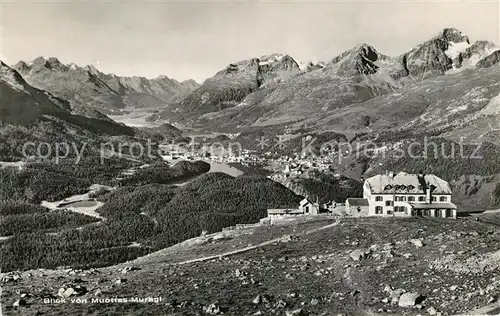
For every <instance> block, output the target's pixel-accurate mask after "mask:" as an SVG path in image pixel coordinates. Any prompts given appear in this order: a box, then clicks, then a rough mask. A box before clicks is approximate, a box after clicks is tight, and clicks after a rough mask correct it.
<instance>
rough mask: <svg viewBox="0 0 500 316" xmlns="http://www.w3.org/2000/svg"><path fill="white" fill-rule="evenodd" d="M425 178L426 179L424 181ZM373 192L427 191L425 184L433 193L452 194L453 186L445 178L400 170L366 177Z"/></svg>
mask: <svg viewBox="0 0 500 316" xmlns="http://www.w3.org/2000/svg"><path fill="white" fill-rule="evenodd" d="M422 180H425V181H422ZM366 183H368V185H369V187H370V191H371V192H372V193H415V194H422V193H425V187H424V185H425V186H427V187H429V188H431V192H432V193H433V194H451V187H450V184H449V183H448V182H446V181H445V180H443V179H441V178H439V177H437V176H435V175H433V174H426V175H423V177H420V176H419V175H417V174H410V173H406V172H400V173H398V174H396V175H389V174H379V175H376V176H373V177H371V178H368V179H366Z"/></svg>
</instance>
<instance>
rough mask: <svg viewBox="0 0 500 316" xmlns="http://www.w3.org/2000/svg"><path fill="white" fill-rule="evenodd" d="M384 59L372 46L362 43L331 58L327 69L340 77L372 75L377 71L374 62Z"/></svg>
mask: <svg viewBox="0 0 500 316" xmlns="http://www.w3.org/2000/svg"><path fill="white" fill-rule="evenodd" d="M385 58H386V57H385V55H382V54H380V53H379V52H378V51H377V50H376V49H375V48H374V47H373V46H371V45H368V44H364V43H363V44H359V45H356V46H354V47H353V48H351V49H349V50H347V51H345V52H343V53H342V54H340V55H339V56H337V57H335V58H333V59H332V60H331V61H330V63H329V64H328V65H327V68H328V69H330V70H333V71H334V72H336V73H337V74H339V75H342V76H352V75H359V74H363V75H368V74H374V73H376V72H377V69H378V66H377V65H376V64H375V62H376V61H378V60H379V59H385Z"/></svg>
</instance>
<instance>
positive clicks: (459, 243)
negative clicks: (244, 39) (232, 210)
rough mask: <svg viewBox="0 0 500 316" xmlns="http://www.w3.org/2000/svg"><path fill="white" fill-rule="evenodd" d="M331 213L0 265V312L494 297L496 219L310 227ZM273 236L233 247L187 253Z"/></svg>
mask: <svg viewBox="0 0 500 316" xmlns="http://www.w3.org/2000/svg"><path fill="white" fill-rule="evenodd" d="M491 219H493V220H491ZM334 222H335V220H334V219H331V218H330V219H322V220H318V221H314V222H308V223H302V224H290V225H287V226H274V227H268V226H261V227H256V228H248V229H242V230H237V231H228V232H223V233H219V234H214V235H209V236H203V237H200V238H198V239H194V240H190V241H187V242H185V243H183V244H181V245H179V246H176V247H172V248H170V249H166V250H164V251H161V252H159V253H157V254H153V255H150V256H148V257H145V258H142V259H139V260H135V261H133V262H130V263H127V264H122V265H119V266H115V267H109V268H103V269H91V270H83V271H82V270H72V269H60V270H32V271H25V272H11V273H7V274H3V275H2V289H3V293H2V304H3V312H4V314H5V315H218V314H220V315H222V314H224V315H286V316H290V315H375V314H380V315H388V314H393V315H419V314H420V315H454V314H467V313H468V312H470V311H471V310H475V309H477V308H480V307H482V306H485V305H487V304H491V303H492V302H495V301H496V300H497V299H498V295H499V294H500V251H499V250H500V229H499V227H498V226H497V224H496V223H498V222H499V221H498V219H495V218H491V217H490V218H486V217H484V218H482V219H481V220H480V221H476V220H474V219H472V218H467V219H458V220H450V219H423V218H411V219H396V218H387V219H383V218H378V219H374V218H364V219H342V220H340V222H339V223H338V224H336V225H332V226H329V227H328V228H327V229H323V230H319V231H314V230H316V229H317V228H320V227H323V226H325V225H331V224H332V223H334ZM311 231H314V232H313V233H310V234H304V233H305V232H311ZM273 239H276V240H278V241H276V242H272V243H270V244H267V245H264V246H262V247H256V248H255V249H251V250H248V251H246V252H242V253H239V254H234V255H231V256H226V257H224V256H223V257H220V258H215V259H211V260H207V261H201V262H191V261H190V260H193V259H197V258H202V257H206V256H211V255H217V254H222V253H225V252H228V251H233V250H237V249H241V248H245V247H248V246H249V245H258V244H260V243H262V242H265V241H266V240H273ZM179 263H181V264H179ZM125 300H132V302H130V301H128V302H126V301H125Z"/></svg>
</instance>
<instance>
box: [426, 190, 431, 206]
mask: <svg viewBox="0 0 500 316" xmlns="http://www.w3.org/2000/svg"><path fill="white" fill-rule="evenodd" d="M425 202H427V203H432V199H431V188H429V187H427V188H425Z"/></svg>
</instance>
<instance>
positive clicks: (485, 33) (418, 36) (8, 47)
mask: <svg viewBox="0 0 500 316" xmlns="http://www.w3.org/2000/svg"><path fill="white" fill-rule="evenodd" d="M499 3H500V0H493V1H488V0H483V1H481V0H476V1H465V0H462V1H460V0H457V1H445V0H441V1H439V0H437V1H401V0H400V1H396V0H394V1H390V2H389V1H378V0H372V1H359V0H354V1H347V0H346V1H328V0H322V1H293V0H292V1H280V0H274V1H266V0H260V1H259V0H248V1H218V2H216V1H208V0H205V1H200V0H198V1H196V2H195V1H179V2H173V1H162V0H147V1H131V0H125V1H116V0H112V1H109V0H108V1H100V2H99V1H97V0H96V1H68V0H63V1H43V0H38V1H33V0H31V1H26V0H24V1H23V0H17V1H13V0H3V3H2V11H1V16H0V26H1V29H0V59H1V60H2V61H4V62H6V63H7V64H15V63H16V62H18V61H19V60H25V61H29V60H33V59H35V58H36V57H38V56H46V57H57V58H59V60H61V62H64V63H70V62H73V63H76V64H78V65H82V66H84V65H88V64H93V65H95V66H96V67H97V68H98V69H100V70H101V71H103V72H107V73H115V74H117V75H122V76H145V77H148V78H153V77H157V76H159V75H167V76H168V77H170V78H175V79H177V80H186V79H195V80H197V81H198V82H202V81H203V80H204V79H206V78H209V77H211V76H213V75H214V74H215V73H216V72H217V71H219V70H221V69H223V68H224V67H226V66H227V65H228V64H229V63H232V62H237V61H240V60H244V59H249V58H253V57H259V56H262V55H266V54H271V53H286V54H289V55H290V56H292V57H293V58H294V59H296V60H298V61H304V62H308V61H310V60H322V61H329V60H330V59H332V58H333V57H335V56H336V55H338V54H339V53H341V52H343V51H345V50H347V49H349V48H351V47H353V46H355V45H357V44H359V43H367V44H370V45H373V46H374V47H375V48H376V49H377V50H378V51H380V52H381V53H384V54H387V55H391V56H394V55H399V54H401V53H404V52H406V51H408V50H409V49H410V48H412V47H414V46H415V45H417V44H418V43H421V42H424V41H426V40H428V39H429V38H431V37H433V36H435V35H437V34H438V33H439V32H440V30H442V29H443V28H445V27H455V28H457V29H459V30H461V31H462V32H463V33H465V34H466V35H468V36H469V37H470V39H471V41H476V40H489V41H492V42H495V43H496V44H499V45H500V4H499Z"/></svg>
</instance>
